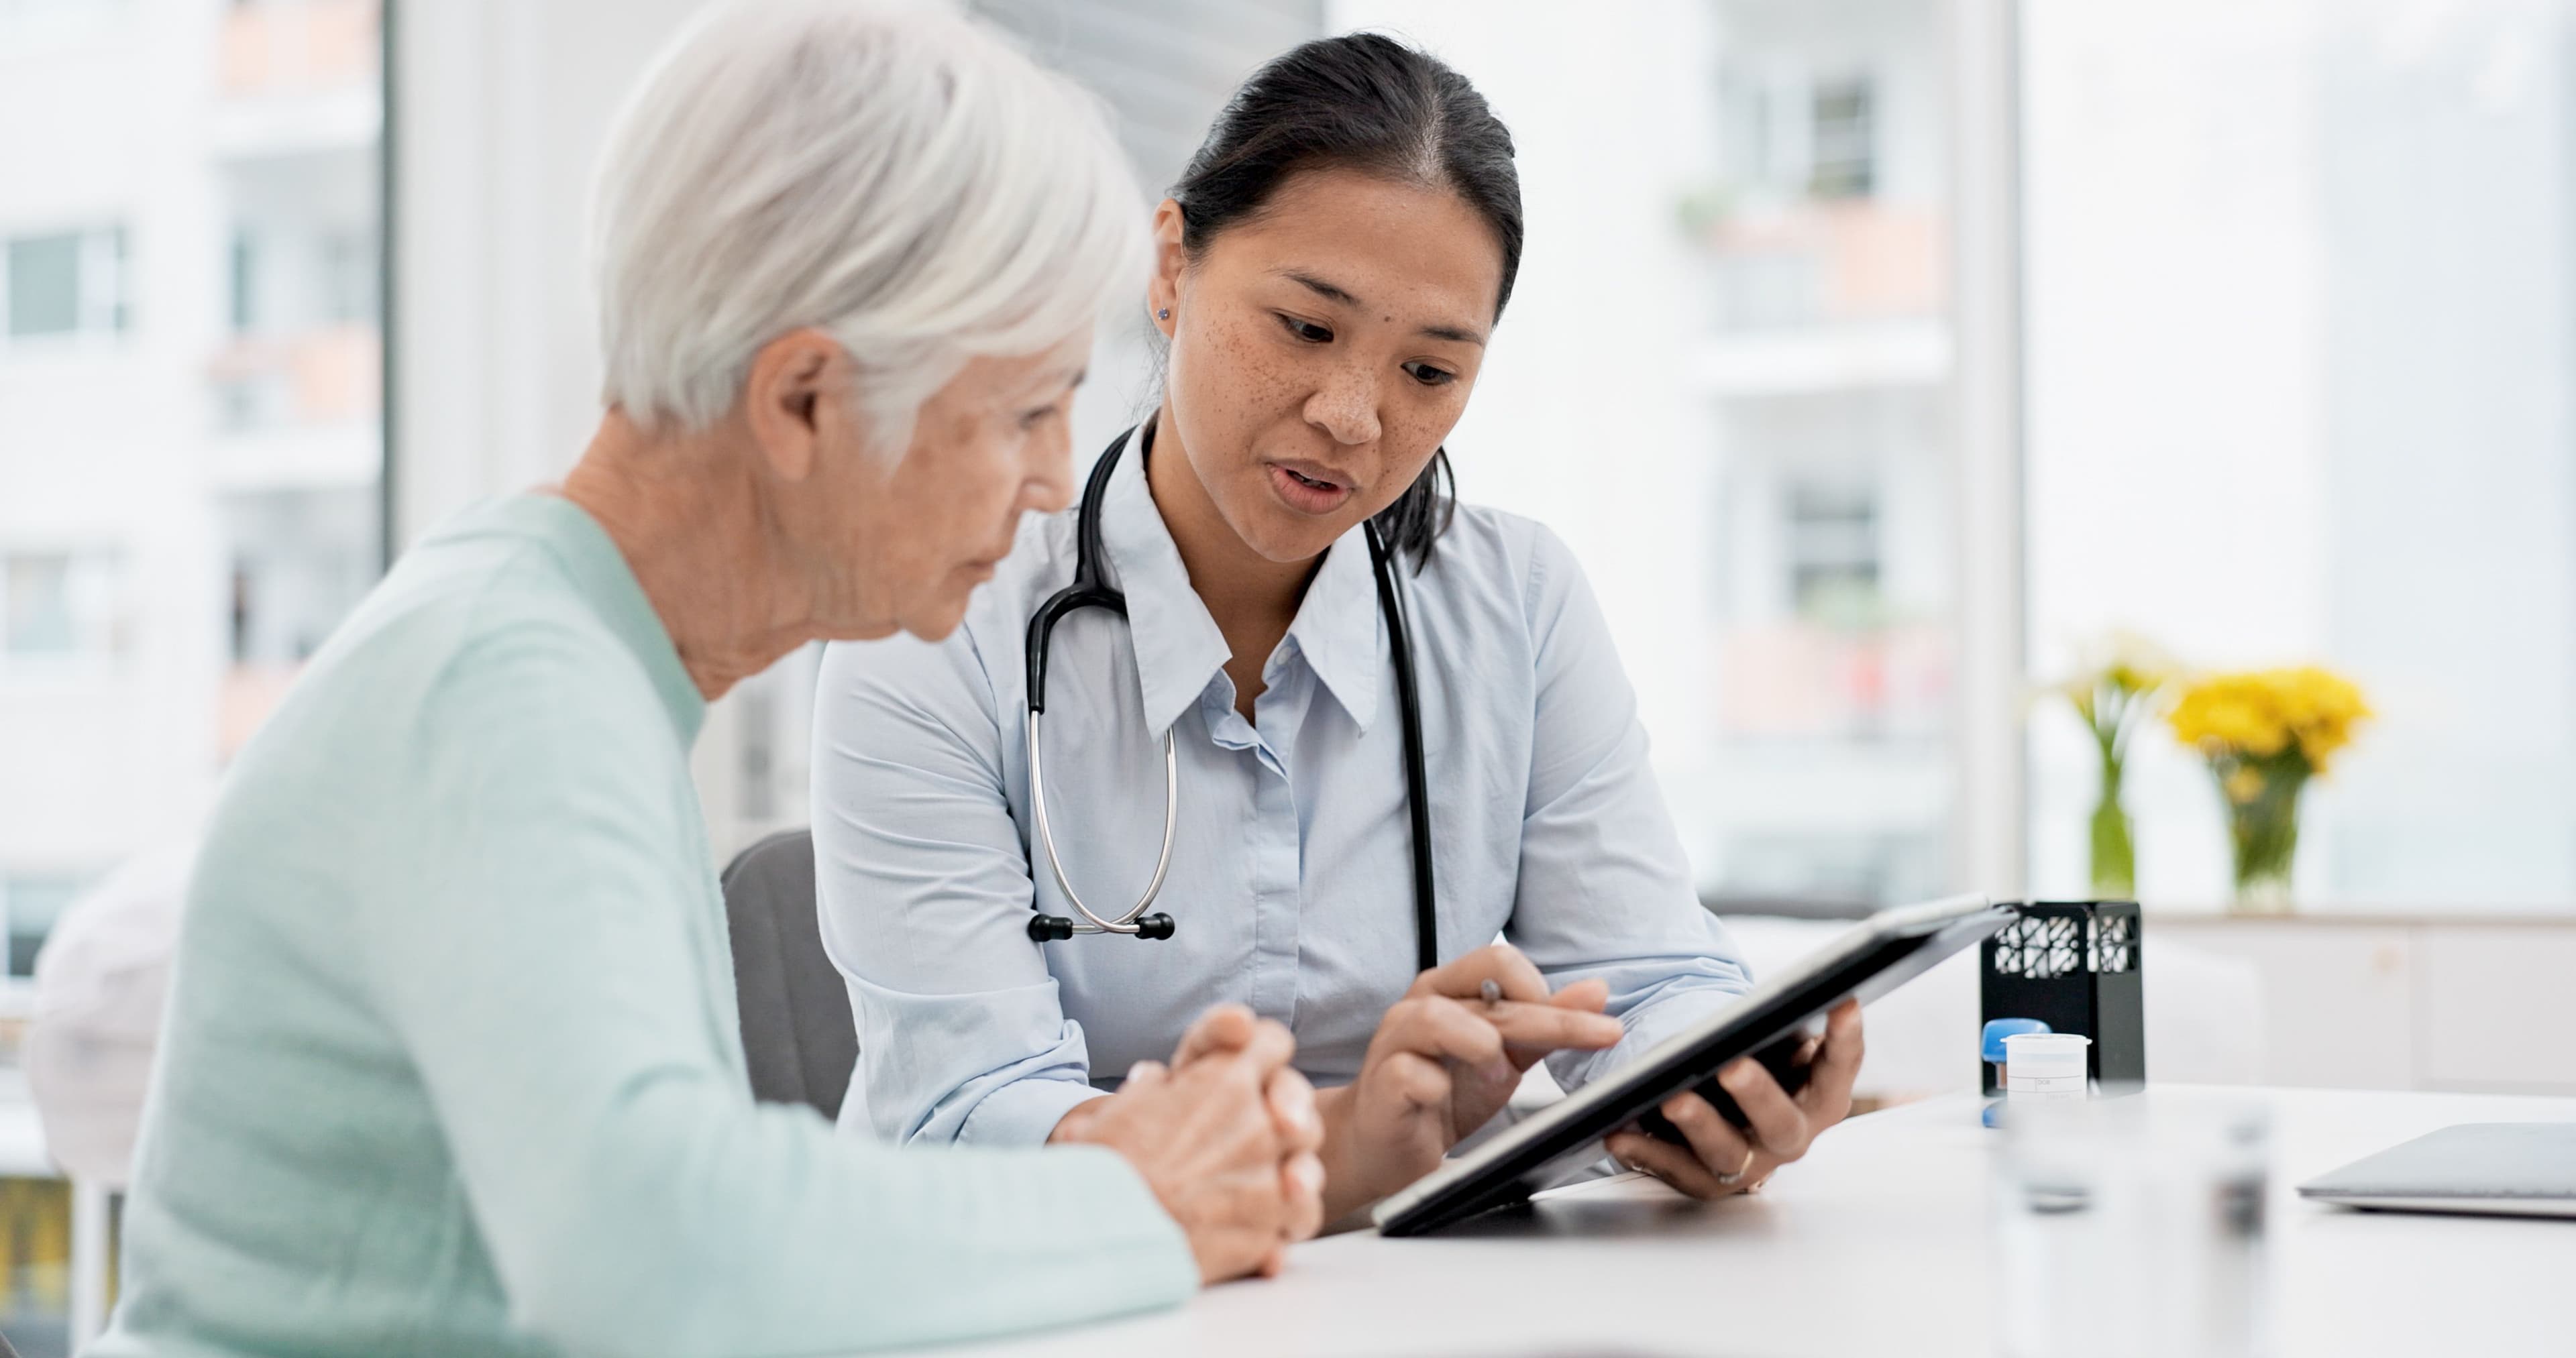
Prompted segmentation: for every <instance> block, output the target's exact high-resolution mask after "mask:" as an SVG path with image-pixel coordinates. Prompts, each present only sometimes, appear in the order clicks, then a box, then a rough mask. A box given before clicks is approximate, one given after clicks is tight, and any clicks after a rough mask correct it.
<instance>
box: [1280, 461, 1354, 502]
mask: <svg viewBox="0 0 2576 1358" xmlns="http://www.w3.org/2000/svg"><path fill="white" fill-rule="evenodd" d="M1269 471H1270V488H1271V490H1272V491H1273V492H1275V493H1276V494H1277V495H1278V496H1279V498H1280V499H1281V500H1282V501H1283V502H1285V503H1286V504H1287V505H1288V507H1289V508H1291V509H1295V510H1299V511H1302V512H1304V513H1308V514H1329V513H1331V512H1333V511H1334V510H1336V509H1339V508H1341V507H1342V504H1343V502H1344V501H1346V500H1348V499H1350V498H1351V495H1352V493H1353V491H1354V489H1355V487H1353V486H1352V485H1351V483H1350V480H1349V478H1348V477H1345V476H1343V475H1342V474H1341V473H1339V472H1336V471H1334V470H1332V469H1331V468H1329V467H1324V466H1320V465H1318V464H1316V463H1312V462H1273V463H1270V464H1269Z"/></svg>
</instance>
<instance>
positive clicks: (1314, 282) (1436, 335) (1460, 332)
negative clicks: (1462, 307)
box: [1280, 269, 1485, 347]
mask: <svg viewBox="0 0 2576 1358" xmlns="http://www.w3.org/2000/svg"><path fill="white" fill-rule="evenodd" d="M1280 273H1281V276H1282V277H1284V278H1286V279H1287V280H1288V281H1289V282H1291V283H1295V284H1297V285H1299V286H1301V287H1303V288H1305V289H1306V290H1307V291H1308V292H1311V293H1313V294H1315V295H1316V296H1318V297H1321V298H1323V299H1324V300H1325V301H1327V302H1338V303H1340V304H1341V305H1343V306H1348V307H1355V306H1359V305H1360V304H1361V303H1360V299H1358V298H1357V297H1353V296H1352V295H1351V294H1350V290H1349V289H1347V288H1343V287H1339V286H1337V285H1335V284H1332V283H1328V282H1325V281H1324V280H1323V279H1320V278H1317V277H1316V276H1314V275H1313V274H1310V273H1300V272H1298V271H1297V270H1295V269H1283V270H1281V271H1280ZM1415 333H1416V334H1422V335H1429V336H1430V337H1431V338H1433V339H1441V340H1450V341H1453V342H1455V343H1458V344H1473V345H1477V346H1479V347H1481V346H1482V345H1483V344H1484V342H1485V337H1484V335H1483V334H1482V333H1481V332H1478V331H1475V330H1470V329H1467V328H1466V327H1464V326H1456V325H1426V326H1423V327H1421V328H1420V329H1419V330H1417V331H1416V332H1415Z"/></svg>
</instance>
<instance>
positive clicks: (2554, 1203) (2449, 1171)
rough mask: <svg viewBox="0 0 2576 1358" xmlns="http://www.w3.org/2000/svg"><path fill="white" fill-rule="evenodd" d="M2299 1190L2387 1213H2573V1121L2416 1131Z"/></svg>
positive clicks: (2575, 1125) (2575, 1129)
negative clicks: (2420, 1133) (2417, 1133)
mask: <svg viewBox="0 0 2576 1358" xmlns="http://www.w3.org/2000/svg"><path fill="white" fill-rule="evenodd" d="M2299 1196H2301V1197H2303V1198H2308V1199H2311V1200H2314V1201H2317V1202H2324V1203H2333V1204H2336V1205H2338V1206H2342V1207H2366V1208H2374V1209H2378V1210H2382V1211H2393V1212H2473V1213H2478V1214H2481V1215H2488V1216H2517V1217H2568V1218H2571V1219H2576V1122H2472V1123H2465V1124H2463V1125H2461V1126H2458V1127H2445V1128H2443V1129H2442V1130H2440V1131H2438V1132H2433V1133H2430V1134H2428V1135H2425V1136H2419V1137H2417V1138H2415V1139H2414V1140H2412V1141H2409V1142H2407V1143H2406V1144H2404V1145H2402V1146H2395V1147H2392V1148H2390V1149H2388V1150H2384V1151H2381V1152H2380V1153H2379V1154H2377V1155H2374V1156H2371V1157H2369V1158H2368V1159H2364V1160H2355V1161H2353V1162H2352V1163H2351V1164H2349V1165H2346V1166H2344V1167H2343V1168H2341V1169H2338V1170H2336V1171H2334V1172H2333V1173H2331V1174H2327V1175H2325V1176H2324V1177H2322V1178H2316V1179H2311V1180H2309V1181H2308V1182H2306V1183H2303V1184H2301V1185H2299Z"/></svg>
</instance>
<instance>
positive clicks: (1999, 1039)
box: [1978, 1018, 2049, 1065]
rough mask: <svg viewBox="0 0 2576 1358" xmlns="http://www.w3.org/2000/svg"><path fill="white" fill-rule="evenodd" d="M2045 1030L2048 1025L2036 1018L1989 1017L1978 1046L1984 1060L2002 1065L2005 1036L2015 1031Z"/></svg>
mask: <svg viewBox="0 0 2576 1358" xmlns="http://www.w3.org/2000/svg"><path fill="white" fill-rule="evenodd" d="M2047 1031H2049V1027H2048V1025H2047V1024H2045V1023H2042V1022H2040V1021H2039V1020H2038V1019H2021V1018H2013V1019H1989V1020H1987V1022H1986V1031H1985V1035H1984V1037H1983V1038H1982V1039H1981V1040H1980V1041H1979V1043H1978V1046H1979V1048H1980V1050H1981V1051H1982V1053H1983V1056H1984V1059H1985V1060H1986V1061H1988V1062H1991V1063H1993V1064H1995V1065H2002V1064H2003V1060H2004V1039H2005V1038H2008V1037H2011V1036H2012V1035H2014V1034H2015V1033H2044V1032H2047Z"/></svg>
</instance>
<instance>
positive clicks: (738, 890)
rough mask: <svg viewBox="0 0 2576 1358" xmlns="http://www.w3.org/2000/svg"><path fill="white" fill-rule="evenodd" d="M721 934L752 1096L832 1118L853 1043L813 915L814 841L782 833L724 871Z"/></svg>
mask: <svg viewBox="0 0 2576 1358" xmlns="http://www.w3.org/2000/svg"><path fill="white" fill-rule="evenodd" d="M723 882H724V899H725V926H726V930H727V932H729V933H730V934H732V936H733V988H734V997H735V1000H736V1002H737V1003H738V1004H739V1005H740V1006H741V1008H742V1054H743V1057H744V1058H745V1061H746V1063H747V1064H748V1065H749V1066H750V1068H751V1093H752V1097H754V1098H756V1099H758V1100H760V1101H761V1102H763V1103H802V1104H808V1105H811V1106H812V1107H813V1108H814V1109H816V1110H817V1111H819V1112H821V1113H822V1115H823V1116H825V1117H827V1118H838V1117H839V1116H840V1115H841V1100H842V1098H843V1097H844V1096H846V1095H847V1094H848V1093H849V1089H850V1070H851V1068H852V1067H853V1066H855V1065H856V1064H857V1063H858V1059H859V1034H858V1028H857V1026H856V1025H855V1024H854V1023H853V1022H852V1021H851V1019H850V991H849V987H848V986H847V985H846V984H845V983H844V982H843V981H842V980H841V973H840V971H839V970H838V969H837V968H835V967H834V966H833V965H832V959H831V958H830V957H829V956H828V955H826V954H825V953H824V951H823V930H822V925H821V923H820V921H819V920H818V919H817V917H816V915H815V912H814V835H813V832H811V831H808V830H782V831H780V832H778V833H777V834H774V835H771V836H770V837H769V838H767V839H764V840H762V841H760V842H759V843H757V844H754V845H752V846H751V847H750V848H748V849H745V850H743V851H742V852H741V853H740V854H737V855H736V856H735V857H734V860H733V863H732V865H731V866H729V867H727V868H726V869H725V871H724V879H723Z"/></svg>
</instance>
